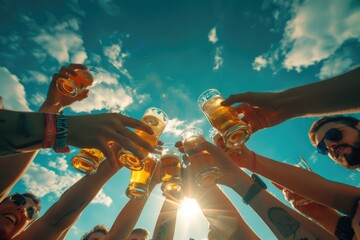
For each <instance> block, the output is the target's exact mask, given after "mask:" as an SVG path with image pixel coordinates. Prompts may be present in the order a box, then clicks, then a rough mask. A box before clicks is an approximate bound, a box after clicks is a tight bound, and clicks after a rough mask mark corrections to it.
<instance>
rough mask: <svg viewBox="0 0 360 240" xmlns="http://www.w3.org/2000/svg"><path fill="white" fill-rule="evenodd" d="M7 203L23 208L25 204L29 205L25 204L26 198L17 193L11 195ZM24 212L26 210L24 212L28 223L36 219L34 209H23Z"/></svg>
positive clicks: (36, 214)
mask: <svg viewBox="0 0 360 240" xmlns="http://www.w3.org/2000/svg"><path fill="white" fill-rule="evenodd" d="M9 201H10V202H12V203H14V204H15V205H17V206H24V205H26V204H27V205H29V204H28V203H27V202H26V198H25V197H24V196H23V195H21V194H19V193H14V194H13V195H11V196H10V197H9ZM25 210H26V211H25V214H26V217H27V218H28V220H29V221H32V220H34V219H36V218H37V217H38V211H37V209H36V208H34V207H32V206H28V207H26V208H25Z"/></svg>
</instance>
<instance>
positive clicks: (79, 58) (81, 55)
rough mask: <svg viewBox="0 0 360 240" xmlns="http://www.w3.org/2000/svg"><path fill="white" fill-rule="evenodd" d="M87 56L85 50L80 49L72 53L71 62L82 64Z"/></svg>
mask: <svg viewBox="0 0 360 240" xmlns="http://www.w3.org/2000/svg"><path fill="white" fill-rule="evenodd" d="M87 58H88V56H87V54H86V52H85V51H84V50H80V51H78V52H75V53H74V55H73V56H72V57H71V62H72V63H81V64H83V63H84V62H85V60H86V59H87Z"/></svg>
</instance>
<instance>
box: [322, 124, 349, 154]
mask: <svg viewBox="0 0 360 240" xmlns="http://www.w3.org/2000/svg"><path fill="white" fill-rule="evenodd" d="M342 138H343V134H342V132H341V131H340V130H339V129H337V128H331V129H329V130H328V131H327V132H326V133H325V135H324V138H323V140H321V141H320V142H319V144H318V145H317V150H318V152H319V153H320V154H323V155H326V154H328V152H329V149H328V148H327V146H326V143H325V139H327V140H329V141H333V142H338V141H340V140H341V139H342Z"/></svg>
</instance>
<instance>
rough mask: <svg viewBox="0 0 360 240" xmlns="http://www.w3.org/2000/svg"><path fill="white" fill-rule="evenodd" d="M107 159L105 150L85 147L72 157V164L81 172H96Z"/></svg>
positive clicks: (89, 173)
mask: <svg viewBox="0 0 360 240" xmlns="http://www.w3.org/2000/svg"><path fill="white" fill-rule="evenodd" d="M104 159H105V155H104V154H103V152H101V151H100V150H98V149H96V148H83V149H81V151H80V152H79V153H78V154H76V155H75V156H74V157H72V158H71V165H72V166H73V167H74V168H75V169H76V170H78V171H79V172H81V173H84V174H88V175H91V174H94V173H95V172H96V170H97V168H98V166H99V165H100V163H101V162H102V161H103V160H104Z"/></svg>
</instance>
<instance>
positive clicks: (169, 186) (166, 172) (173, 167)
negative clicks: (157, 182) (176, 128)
mask: <svg viewBox="0 0 360 240" xmlns="http://www.w3.org/2000/svg"><path fill="white" fill-rule="evenodd" d="M162 147H163V148H162V151H161V157H160V162H161V182H162V185H161V190H162V191H163V193H164V194H165V195H166V194H168V193H170V194H171V193H173V192H180V191H181V189H182V180H181V161H180V152H179V151H178V149H177V148H176V147H175V146H174V144H164V145H163V146H162Z"/></svg>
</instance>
